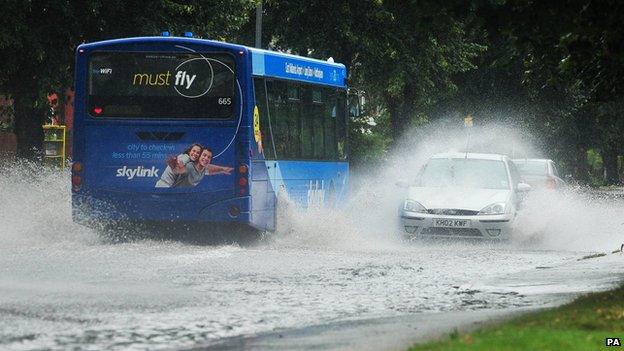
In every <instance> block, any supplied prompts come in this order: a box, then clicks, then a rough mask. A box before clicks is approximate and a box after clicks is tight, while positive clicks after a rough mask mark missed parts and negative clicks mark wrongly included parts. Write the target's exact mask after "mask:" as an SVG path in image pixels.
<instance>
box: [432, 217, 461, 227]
mask: <svg viewBox="0 0 624 351" xmlns="http://www.w3.org/2000/svg"><path fill="white" fill-rule="evenodd" d="M433 226H434V227H439V228H469V227H470V220H468V219H446V218H436V219H434V220H433Z"/></svg>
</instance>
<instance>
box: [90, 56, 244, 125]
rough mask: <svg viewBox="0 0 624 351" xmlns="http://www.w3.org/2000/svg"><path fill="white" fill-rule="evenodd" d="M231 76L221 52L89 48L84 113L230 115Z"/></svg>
mask: <svg viewBox="0 0 624 351" xmlns="http://www.w3.org/2000/svg"><path fill="white" fill-rule="evenodd" d="M235 80H236V77H235V64H234V58H233V57H232V55H230V54H227V53H173V54H172V53H146V52H95V53H93V54H92V55H91V56H90V59H89V83H88V96H89V101H88V112H89V114H90V115H91V116H92V117H95V118H105V117H112V118H141V119H143V118H148V119H230V118H232V117H233V115H234V105H235V97H236V94H235V84H236V81H235Z"/></svg>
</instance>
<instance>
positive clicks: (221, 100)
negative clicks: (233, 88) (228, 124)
mask: <svg viewBox="0 0 624 351" xmlns="http://www.w3.org/2000/svg"><path fill="white" fill-rule="evenodd" d="M218 103H219V105H231V104H232V98H229V97H226V98H219V100H218Z"/></svg>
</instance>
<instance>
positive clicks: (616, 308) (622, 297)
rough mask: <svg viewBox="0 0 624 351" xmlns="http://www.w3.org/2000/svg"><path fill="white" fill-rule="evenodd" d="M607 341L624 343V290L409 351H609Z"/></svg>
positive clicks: (623, 288) (529, 315) (584, 298)
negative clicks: (615, 338)
mask: <svg viewBox="0 0 624 351" xmlns="http://www.w3.org/2000/svg"><path fill="white" fill-rule="evenodd" d="M608 337H609V338H613V337H619V338H620V341H621V342H624V286H622V287H620V288H618V289H615V290H612V291H606V292H601V293H593V294H588V295H584V296H582V297H579V298H578V299H576V300H574V301H573V302H571V303H570V304H567V305H563V306H560V307H557V308H553V309H549V310H545V311H541V312H538V313H534V314H528V315H525V316H522V317H519V318H517V319H513V320H510V321H508V322H505V323H503V324H501V325H497V326H493V327H488V328H485V329H482V330H478V331H475V332H472V333H457V332H455V333H452V334H451V335H449V336H448V337H447V338H446V339H444V340H438V341H434V342H429V343H426V344H421V345H416V346H413V347H411V348H410V349H409V351H422V350H432V351H433V350H453V351H463V350H480V351H481V350H553V351H554V350H557V351H558V350H582V351H587V350H602V349H606V350H610V349H612V348H611V347H606V344H605V339H606V338H608Z"/></svg>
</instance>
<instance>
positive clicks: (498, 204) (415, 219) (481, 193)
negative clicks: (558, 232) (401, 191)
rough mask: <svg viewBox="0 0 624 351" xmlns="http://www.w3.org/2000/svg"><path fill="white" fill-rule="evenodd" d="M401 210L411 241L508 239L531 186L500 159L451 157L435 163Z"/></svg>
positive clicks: (413, 187)
mask: <svg viewBox="0 0 624 351" xmlns="http://www.w3.org/2000/svg"><path fill="white" fill-rule="evenodd" d="M403 185H404V186H406V188H407V196H406V198H405V201H404V203H403V206H402V207H401V210H400V216H401V222H402V225H403V227H404V229H405V232H406V233H407V235H408V236H409V237H426V236H429V237H469V238H486V239H506V238H509V236H510V235H511V230H512V225H513V221H514V219H515V217H516V211H517V210H518V207H519V204H520V201H521V200H522V198H523V195H524V193H525V192H527V191H528V190H530V189H531V186H530V185H528V184H525V183H522V182H521V181H520V175H519V173H518V170H517V169H516V167H515V165H514V164H513V162H511V160H510V159H509V158H508V157H507V156H504V155H498V154H474V153H445V154H437V155H435V156H433V157H431V158H430V159H429V160H428V161H427V163H426V164H425V165H424V166H423V167H422V168H421V170H420V172H419V173H418V176H417V177H416V180H415V182H414V183H413V184H403Z"/></svg>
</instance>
